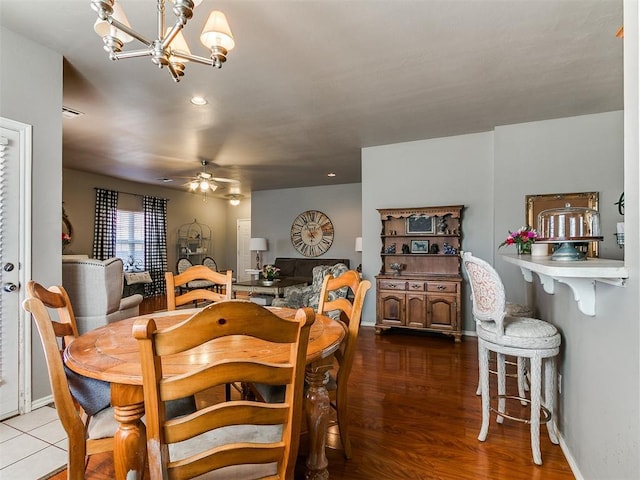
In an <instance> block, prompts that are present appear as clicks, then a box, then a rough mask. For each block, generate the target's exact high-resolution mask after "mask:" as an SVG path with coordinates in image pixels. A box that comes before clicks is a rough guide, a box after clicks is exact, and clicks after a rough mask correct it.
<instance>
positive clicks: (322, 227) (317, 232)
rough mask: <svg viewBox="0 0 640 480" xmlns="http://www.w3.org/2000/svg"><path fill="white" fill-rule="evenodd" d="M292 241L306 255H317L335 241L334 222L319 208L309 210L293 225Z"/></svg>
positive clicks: (298, 217) (297, 218) (299, 216)
mask: <svg viewBox="0 0 640 480" xmlns="http://www.w3.org/2000/svg"><path fill="white" fill-rule="evenodd" d="M291 243H293V246H294V248H295V249H296V250H297V251H298V252H300V253H301V254H302V255H304V256H305V257H317V256H318V255H322V254H323V253H324V252H326V251H327V250H329V247H331V244H332V243H333V223H331V220H330V219H329V217H327V216H326V215H325V214H324V213H322V212H319V211H318V210H307V211H306V212H302V213H301V214H300V215H298V216H297V217H296V219H295V220H294V221H293V224H292V225H291Z"/></svg>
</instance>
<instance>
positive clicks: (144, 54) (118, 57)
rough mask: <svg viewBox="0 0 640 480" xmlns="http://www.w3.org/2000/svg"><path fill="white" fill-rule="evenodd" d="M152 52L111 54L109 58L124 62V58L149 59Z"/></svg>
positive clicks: (137, 51)
mask: <svg viewBox="0 0 640 480" xmlns="http://www.w3.org/2000/svg"><path fill="white" fill-rule="evenodd" d="M151 55H152V52H151V51H150V50H149V49H145V50H129V51H127V52H113V53H112V54H111V56H112V57H113V58H114V59H116V60H124V59H125V58H136V57H150V56H151Z"/></svg>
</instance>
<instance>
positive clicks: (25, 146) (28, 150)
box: [0, 117, 33, 414]
mask: <svg viewBox="0 0 640 480" xmlns="http://www.w3.org/2000/svg"><path fill="white" fill-rule="evenodd" d="M0 126H2V127H3V128H6V129H7V130H13V131H14V132H16V133H18V135H19V139H18V143H19V145H18V148H19V153H18V155H19V163H20V164H19V205H20V211H19V212H18V221H19V227H18V228H19V232H18V238H19V245H18V263H19V265H20V268H19V274H18V278H19V286H20V288H19V289H18V295H19V297H18V298H19V301H18V304H19V305H20V307H19V308H18V411H19V413H20V414H23V413H28V412H30V411H31V408H32V405H31V401H32V398H31V395H32V392H31V353H32V352H31V317H30V316H27V314H26V312H25V311H24V310H23V309H22V301H23V300H24V298H25V288H26V284H27V281H28V280H29V279H31V243H32V240H31V239H32V227H31V217H32V215H31V207H32V205H31V190H32V185H31V174H32V166H33V165H32V164H33V151H32V140H33V127H32V126H31V125H28V124H26V123H22V122H17V121H15V120H10V119H8V118H5V117H0ZM27 319H28V320H29V321H27Z"/></svg>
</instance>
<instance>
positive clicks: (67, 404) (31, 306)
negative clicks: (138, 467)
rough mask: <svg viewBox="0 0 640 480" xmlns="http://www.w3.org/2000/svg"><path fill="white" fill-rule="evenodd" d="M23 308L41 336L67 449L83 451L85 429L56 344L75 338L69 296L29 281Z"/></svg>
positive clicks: (59, 349) (58, 290)
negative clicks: (67, 442) (66, 437)
mask: <svg viewBox="0 0 640 480" xmlns="http://www.w3.org/2000/svg"><path fill="white" fill-rule="evenodd" d="M22 307H23V308H24V310H25V311H27V312H29V313H31V315H32V316H33V319H34V320H35V324H36V327H37V329H38V333H39V334H40V341H41V342H42V348H43V349H44V356H45V360H46V363H47V370H48V372H49V380H50V382H51V390H52V392H53V400H54V402H55V404H56V410H57V411H58V416H59V417H60V422H61V423H62V426H63V427H64V429H65V431H66V432H67V435H68V436H69V445H74V447H76V446H77V448H78V449H82V448H85V425H84V422H83V421H82V418H81V410H80V407H79V406H78V405H77V403H76V402H75V401H74V399H73V397H72V396H71V392H70V391H69V385H68V383H67V377H66V375H65V372H64V366H63V362H62V356H61V348H60V345H59V344H58V338H61V340H62V341H63V342H66V343H67V344H68V343H70V342H71V341H73V339H74V338H75V337H76V336H77V334H78V329H77V327H76V324H75V317H74V315H73V309H72V308H71V302H70V301H69V296H68V295H67V292H66V291H65V290H64V288H63V287H58V286H55V287H51V288H50V289H46V288H44V287H43V286H42V285H40V284H38V283H36V282H33V281H29V282H28V283H27V298H26V299H25V300H24V301H23V302H22ZM49 309H51V310H54V311H56V312H57V316H58V321H54V320H53V319H52V318H51V316H50V314H49Z"/></svg>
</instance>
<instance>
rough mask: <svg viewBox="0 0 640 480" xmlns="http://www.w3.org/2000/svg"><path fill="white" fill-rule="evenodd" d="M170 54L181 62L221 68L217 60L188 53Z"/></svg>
mask: <svg viewBox="0 0 640 480" xmlns="http://www.w3.org/2000/svg"><path fill="white" fill-rule="evenodd" d="M225 53H226V52H225ZM171 54H172V55H173V56H174V57H177V58H181V59H183V60H191V61H192V62H196V63H200V64H202V65H208V66H210V67H218V68H221V67H222V63H221V62H220V61H219V60H218V59H217V58H204V57H199V56H198V55H192V54H190V53H186V52H181V51H180V50H171Z"/></svg>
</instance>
